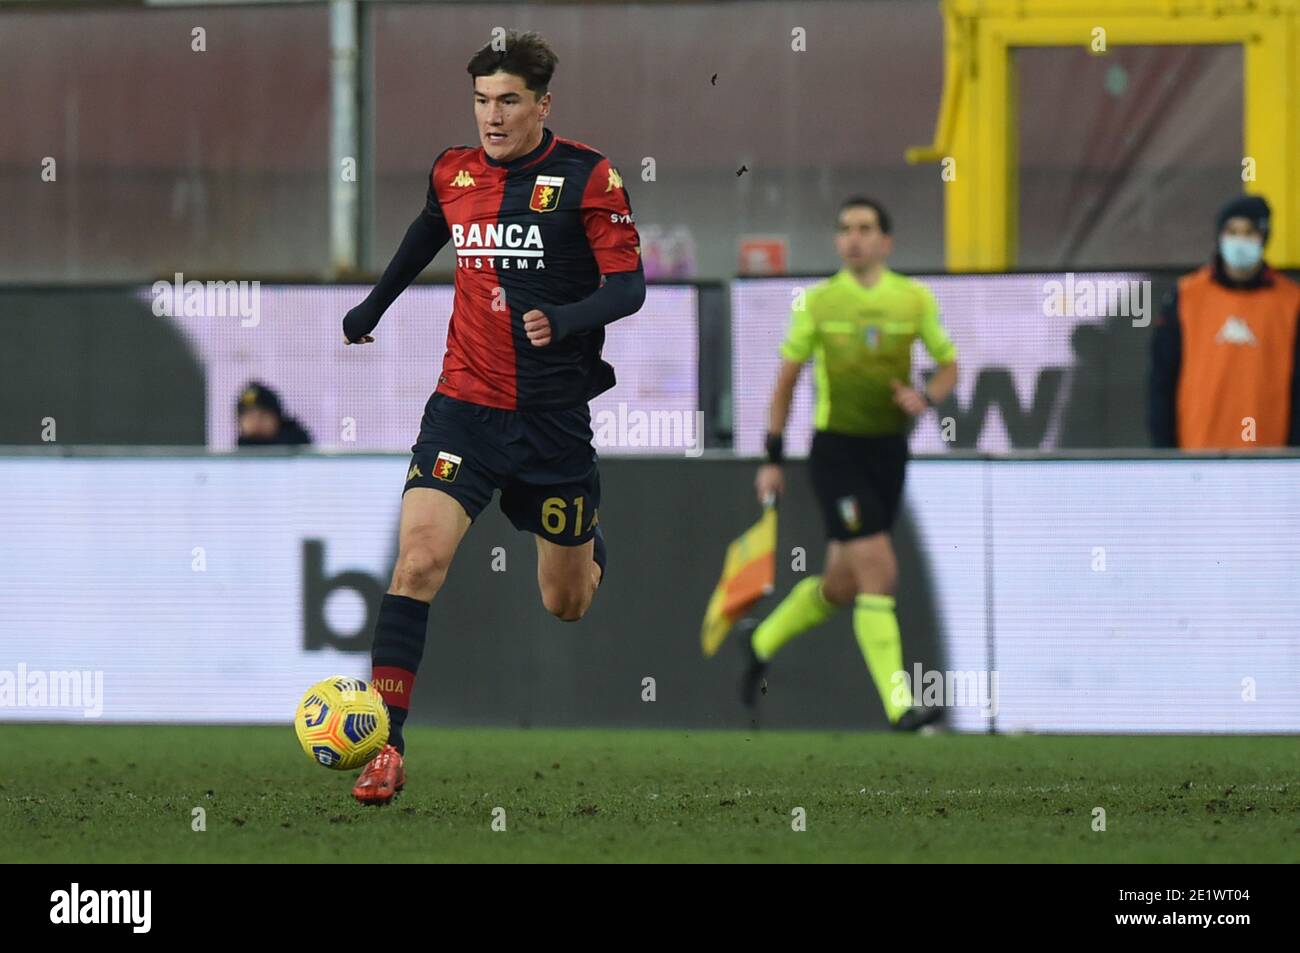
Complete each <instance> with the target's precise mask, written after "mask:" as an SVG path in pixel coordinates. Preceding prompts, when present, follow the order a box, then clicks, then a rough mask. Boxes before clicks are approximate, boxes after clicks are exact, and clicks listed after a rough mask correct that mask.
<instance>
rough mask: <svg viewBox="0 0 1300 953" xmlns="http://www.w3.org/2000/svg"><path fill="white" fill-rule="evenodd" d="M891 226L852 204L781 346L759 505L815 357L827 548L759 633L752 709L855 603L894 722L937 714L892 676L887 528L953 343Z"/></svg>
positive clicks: (907, 726)
mask: <svg viewBox="0 0 1300 953" xmlns="http://www.w3.org/2000/svg"><path fill="white" fill-rule="evenodd" d="M890 232H891V223H890V218H889V214H888V213H887V212H886V211H885V209H884V207H883V206H881V204H880V203H879V202H876V201H874V200H873V199H869V198H863V197H860V196H855V197H853V198H850V199H848V200H847V201H845V202H844V204H843V205H842V206H841V207H840V211H839V222H838V228H837V231H836V236H835V248H836V251H837V252H838V254H839V256H840V259H841V261H842V262H843V267H842V268H841V269H840V270H839V271H838V272H837V273H836V274H834V275H833V276H831V277H830V278H829V279H827V280H825V281H823V282H820V283H818V284H817V285H815V286H813V287H812V288H810V289H809V290H808V291H807V293H806V294H805V296H804V301H803V306H802V307H801V308H799V307H797V308H796V309H795V310H794V312H793V314H792V315H791V319H790V328H789V332H788V333H787V335H786V338H785V341H784V342H783V343H782V345H781V358H782V362H781V370H780V374H779V376H778V377H777V382H776V388H775V391H774V392H773V394H772V404H771V411H770V415H769V420H768V434H767V458H768V462H767V463H765V464H764V465H763V466H762V467H760V469H759V471H758V476H757V478H756V480H755V487H756V489H757V491H758V497H759V500H760V501H761V500H764V499H766V498H767V497H769V496H771V495H779V494H780V493H782V492H784V490H785V479H784V475H783V472H782V469H781V464H782V460H783V452H782V451H783V446H782V434H783V432H784V430H785V425H786V420H787V418H788V417H789V413H790V402H791V399H792V398H793V396H794V388H795V383H796V381H798V379H799V373H800V371H801V370H802V369H803V365H804V363H805V362H806V361H808V359H809V358H812V360H813V365H814V370H815V374H816V390H817V405H816V411H815V413H816V418H815V421H814V423H815V428H816V430H815V433H814V436H813V442H812V451H811V456H810V460H809V463H810V467H811V476H812V482H813V489H814V492H815V493H816V495H817V502H818V504H819V506H820V508H821V512H822V518H823V520H824V522H825V525H826V535H827V537H828V540H829V543H828V546H827V550H826V568H825V571H824V573H823V575H821V576H810V577H809V578H807V579H804V580H803V581H801V582H800V583H798V584H797V585H796V586H795V587H794V589H792V590H791V591H790V594H789V595H788V596H786V597H785V599H784V601H782V602H781V604H780V605H778V606H777V607H776V609H775V610H773V612H772V613H771V614H770V615H769V616H768V617H767V618H766V619H764V620H763V621H762V623H761V624H759V625H758V627H757V628H756V629H754V631H753V633H752V637H751V639H750V643H749V656H750V661H749V665H748V667H747V669H746V671H745V674H744V679H743V681H742V685H741V695H742V699H743V700H744V701H745V703H746V704H747V705H751V706H752V705H753V704H754V703H755V702H756V701H757V698H758V689H759V686H760V684H761V683H762V682H763V680H764V678H765V676H766V674H767V669H768V663H769V662H770V660H771V658H772V656H773V655H774V654H775V653H776V652H777V650H778V649H780V648H781V646H783V645H785V644H786V643H787V642H789V641H790V640H791V639H793V638H794V637H795V636H797V635H799V634H800V633H802V632H806V631H807V630H808V629H811V628H812V627H813V626H816V625H820V624H821V623H822V622H825V621H826V620H827V619H829V618H830V617H831V615H833V614H834V613H835V611H836V609H838V608H841V607H846V606H852V607H853V631H854V634H855V636H856V637H857V642H858V646H859V648H861V650H862V655H863V658H864V659H865V660H866V663H867V667H868V668H869V669H870V671H871V676H872V679H873V681H874V682H875V685H876V689H877V691H878V692H879V693H880V698H881V702H882V703H883V704H884V708H885V713H886V715H887V716H888V717H889V721H890V723H891V724H893V726H894V727H895V728H898V729H900V730H914V729H916V728H919V727H921V726H922V725H923V724H926V723H928V722H930V721H933V720H935V719H937V718H938V716H939V714H940V710H939V709H937V708H935V709H924V708H917V707H913V703H912V697H911V694H910V692H908V691H907V688H906V685H905V684H903V685H901V686H900V685H899V684H898V681H897V680H896V679H895V678H894V674H895V673H896V672H899V671H902V669H903V650H902V644H901V640H900V636H899V631H898V619H897V617H896V616H895V615H894V586H895V582H896V579H897V575H898V563H897V560H896V559H895V558H894V548H893V544H892V542H891V541H890V530H891V529H892V527H893V525H894V518H895V516H896V515H897V512H898V505H899V500H900V499H901V497H902V493H903V475H904V471H905V469H906V466H907V459H908V449H907V432H908V430H909V429H910V427H911V423H912V419H913V418H915V417H918V416H920V415H921V414H924V413H925V412H927V411H928V410H929V409H930V408H932V407H934V406H935V405H936V404H938V403H940V402H942V401H943V400H944V399H945V398H947V397H948V395H949V394H951V393H952V389H953V387H954V386H955V385H956V383H957V364H956V359H957V349H956V348H955V347H954V346H953V343H952V341H951V340H950V339H949V338H948V335H947V333H946V332H945V331H944V329H943V327H942V325H940V323H939V308H938V304H937V303H936V302H935V299H934V295H933V294H931V293H930V290H929V289H928V288H926V287H925V286H924V285H922V284H921V283H920V282H918V281H914V280H913V279H911V278H906V277H904V276H902V275H900V274H898V273H896V272H893V271H890V270H889V268H887V267H886V265H885V262H886V259H887V258H888V257H889V254H890V252H892V250H893V239H892V237H891V234H890ZM918 337H919V338H920V339H921V341H922V342H923V343H924V344H925V347H926V349H927V350H928V351H929V352H930V356H931V357H933V358H934V360H935V362H936V363H937V364H938V365H939V369H938V371H937V372H936V373H935V374H934V376H933V377H932V378H931V379H930V381H929V383H928V385H927V386H926V387H925V389H924V390H917V389H915V388H913V387H912V386H911V384H910V380H911V369H912V345H913V343H914V342H915V341H916V339H917V338H918Z"/></svg>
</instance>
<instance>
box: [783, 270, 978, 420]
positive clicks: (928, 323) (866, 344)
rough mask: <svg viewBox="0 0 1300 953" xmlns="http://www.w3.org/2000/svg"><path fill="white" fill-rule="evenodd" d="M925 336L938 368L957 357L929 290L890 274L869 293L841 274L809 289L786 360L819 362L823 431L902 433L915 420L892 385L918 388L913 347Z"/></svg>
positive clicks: (818, 415)
mask: <svg viewBox="0 0 1300 953" xmlns="http://www.w3.org/2000/svg"><path fill="white" fill-rule="evenodd" d="M918 337H920V339H921V340H922V341H923V342H924V343H925V348H926V350H927V351H929V352H930V356H931V357H932V358H934V360H935V362H936V363H938V364H949V363H951V362H952V361H955V360H956V359H957V348H956V347H955V346H954V345H953V343H952V340H951V339H950V338H949V337H948V334H947V332H946V331H944V329H943V325H941V324H940V323H939V305H938V303H937V302H936V301H935V300H934V295H933V294H932V293H931V292H930V289H929V288H927V287H925V285H923V284H921V283H920V282H919V281H914V280H913V279H911V278H906V277H904V276H903V275H900V274H898V273H897V272H893V271H890V270H889V269H885V271H884V272H883V273H882V274H881V276H880V280H879V281H878V282H876V285H875V287H873V288H864V287H862V285H860V284H859V283H858V280H857V279H856V278H854V277H853V275H852V274H851V273H850V272H849V271H848V270H847V269H842V270H840V271H838V272H836V273H835V274H834V275H832V276H831V277H830V278H828V279H826V280H825V281H822V282H818V283H817V284H816V285H814V286H813V287H811V288H809V289H808V291H807V292H806V293H805V294H804V300H803V308H802V309H800V308H798V307H796V308H795V309H794V311H793V312H791V315H790V329H789V331H788V332H787V333H786V336H785V340H784V341H783V342H782V344H781V356H782V357H783V358H785V359H786V360H788V361H798V362H801V363H802V362H803V361H806V360H808V358H810V357H811V358H812V359H813V370H814V374H815V377H816V387H817V408H816V412H815V415H814V419H813V426H814V427H816V428H817V429H818V430H831V431H834V432H836V433H845V434H860V435H878V434H890V433H902V432H904V431H905V430H906V429H907V427H908V425H909V424H910V422H911V419H910V417H909V416H908V415H907V414H906V413H905V412H904V411H903V410H902V409H901V408H899V407H898V406H896V405H895V404H894V391H893V388H892V387H891V386H890V383H889V382H890V381H891V380H899V381H902V382H903V384H905V385H908V386H911V385H910V381H911V373H912V343H913V342H914V341H915V340H916V339H917V338H918Z"/></svg>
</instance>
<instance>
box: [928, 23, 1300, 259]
mask: <svg viewBox="0 0 1300 953" xmlns="http://www.w3.org/2000/svg"><path fill="white" fill-rule="evenodd" d="M941 6H942V9H943V17H944V87H943V102H942V103H941V105H940V108H939V119H938V122H937V124H936V130H935V138H934V143H933V144H932V145H930V146H922V147H916V148H912V149H908V150H907V161H908V162H911V163H918V162H938V163H942V164H943V167H944V168H943V173H944V175H943V177H944V181H945V188H946V190H947V192H946V201H945V210H944V241H945V247H946V258H947V267H948V269H949V270H951V271H1004V270H1007V269H1010V268H1014V267H1015V263H1016V230H1017V222H1018V220H1019V203H1018V195H1019V180H1018V168H1017V161H1016V157H1017V154H1018V151H1019V150H1018V148H1017V133H1018V128H1019V115H1018V114H1019V110H1018V107H1017V102H1016V90H1017V88H1018V85H1017V82H1016V72H1015V57H1014V56H1013V55H1012V54H1013V51H1014V50H1015V49H1016V48H1018V47H1049V46H1061V47H1069V46H1074V47H1083V48H1085V49H1087V50H1089V51H1092V52H1096V53H1098V54H1102V51H1101V50H1098V49H1097V48H1096V46H1097V43H1098V41H1099V39H1100V40H1101V42H1103V43H1104V44H1105V47H1106V48H1109V47H1112V46H1118V45H1127V46H1170V45H1179V46H1181V45H1191V44H1222V45H1226V44H1240V45H1241V47H1242V49H1243V54H1244V55H1243V61H1244V64H1245V67H1244V69H1245V77H1244V88H1245V99H1246V101H1245V104H1244V109H1243V114H1244V130H1243V132H1244V135H1243V142H1244V143H1245V151H1246V155H1245V156H1243V165H1244V164H1245V163H1246V160H1253V162H1252V163H1251V166H1250V168H1251V171H1253V174H1254V181H1243V191H1245V192H1248V193H1251V194H1257V195H1263V196H1265V197H1266V198H1267V199H1268V200H1269V203H1270V204H1271V205H1272V207H1273V223H1272V230H1271V235H1270V238H1269V247H1268V258H1269V261H1270V263H1272V264H1274V265H1278V266H1282V267H1297V266H1300V74H1298V71H1300V0H1091V2H1081V0H943V2H942V4H941ZM1098 30H1101V31H1104V33H1102V34H1099V33H1098V32H1097V31H1098Z"/></svg>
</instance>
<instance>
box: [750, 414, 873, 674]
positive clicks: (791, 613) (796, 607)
mask: <svg viewBox="0 0 1300 953" xmlns="http://www.w3.org/2000/svg"><path fill="white" fill-rule="evenodd" d="M837 448H838V443H837V442H836V441H834V440H830V441H827V440H826V439H825V437H824V435H823V434H820V433H818V434H817V435H815V436H814V438H813V446H812V453H811V454H810V456H809V459H808V468H809V475H810V476H811V477H812V484H813V493H814V495H815V496H816V498H817V503H818V507H819V508H820V509H821V511H822V521H823V523H824V524H825V527H826V536H827V538H828V539H829V541H830V542H829V545H828V547H827V550H826V569H825V572H824V573H823V574H822V575H820V576H809V577H807V578H806V579H802V580H800V581H799V582H798V583H796V584H795V587H794V588H793V589H791V590H790V594H789V595H787V596H786V597H785V598H784V599H783V600H782V601H781V603H780V604H779V605H778V606H777V607H776V608H775V609H773V610H772V611H771V613H769V614H768V616H767V618H765V619H764V620H763V621H762V622H761V623H759V625H758V627H757V628H756V629H755V630H754V633H753V636H752V638H751V639H750V653H751V656H750V665H749V669H750V671H749V672H747V674H746V678H745V680H744V681H743V682H742V694H746V693H748V692H749V689H748V687H747V686H749V685H752V684H753V671H754V670H755V669H756V668H757V667H758V666H760V665H766V664H767V663H768V662H769V661H770V660H771V659H772V656H773V655H775V654H776V652H777V650H778V649H780V648H781V647H782V646H783V645H785V644H786V643H787V642H789V641H790V640H791V639H793V638H795V636H798V635H800V634H802V633H804V632H807V631H808V630H809V629H811V628H813V627H815V626H818V625H821V624H822V623H823V622H825V621H826V620H827V619H829V618H830V617H831V616H832V615H834V614H835V610H836V609H837V608H839V607H840V606H847V605H851V604H852V602H853V598H854V596H856V595H857V580H856V578H855V577H854V575H853V572H852V570H851V568H850V567H849V565H848V564H847V563H846V562H845V560H844V556H843V553H842V552H841V551H840V550H841V547H840V544H839V541H840V540H842V539H844V538H846V536H847V535H848V531H847V530H846V529H845V527H844V523H843V518H842V515H841V514H840V512H839V510H838V508H837V506H838V503H837V497H838V495H839V493H840V491H841V489H842V487H843V486H844V485H845V483H846V480H849V479H853V478H854V477H853V476H852V475H851V474H846V471H845V466H844V461H843V460H841V459H840V456H841V455H840V454H838V453H837V452H836V451H837Z"/></svg>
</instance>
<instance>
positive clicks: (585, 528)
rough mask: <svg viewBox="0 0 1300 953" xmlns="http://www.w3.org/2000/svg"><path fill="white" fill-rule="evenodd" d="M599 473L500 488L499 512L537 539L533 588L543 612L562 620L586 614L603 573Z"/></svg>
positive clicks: (516, 483)
mask: <svg viewBox="0 0 1300 953" xmlns="http://www.w3.org/2000/svg"><path fill="white" fill-rule="evenodd" d="M599 506H600V474H599V473H598V472H597V471H596V467H595V466H594V465H592V466H591V467H590V472H589V473H588V474H586V475H585V476H584V477H583V478H582V479H580V480H577V481H574V482H572V483H565V484H558V485H555V484H547V485H542V486H538V485H535V484H530V483H522V482H519V481H514V482H511V483H510V484H508V485H507V486H506V487H505V489H503V490H502V491H501V510H502V512H504V513H505V514H506V516H507V518H509V520H510V522H511V523H512V524H513V525H514V527H515V528H516V529H518V530H521V531H523V532H528V533H532V534H533V536H534V537H535V538H536V539H537V588H538V590H539V591H540V592H541V596H542V605H543V606H544V607H545V608H546V611H547V612H549V613H551V615H553V616H555V617H556V618H557V619H562V620H563V621H565V622H576V621H577V620H578V619H581V618H582V617H583V616H584V615H586V614H587V610H588V609H589V608H590V607H591V602H592V599H593V598H595V595H596V589H597V588H599V586H600V583H601V580H602V579H603V578H604V573H605V545H604V543H605V538H604V535H603V533H602V532H601V529H600V525H599V514H598V512H597V509H598V507H599Z"/></svg>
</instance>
